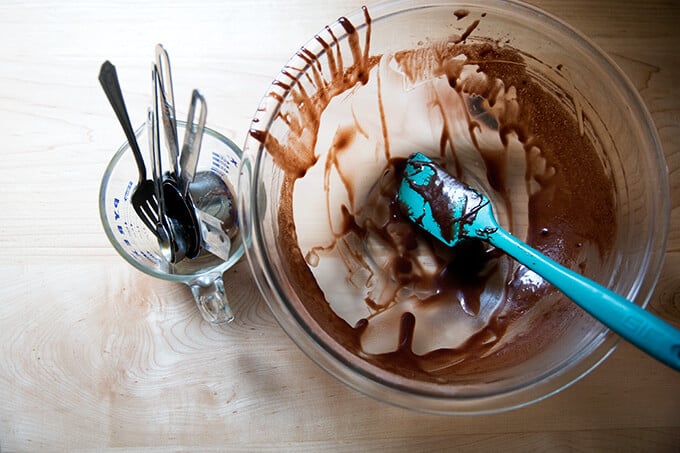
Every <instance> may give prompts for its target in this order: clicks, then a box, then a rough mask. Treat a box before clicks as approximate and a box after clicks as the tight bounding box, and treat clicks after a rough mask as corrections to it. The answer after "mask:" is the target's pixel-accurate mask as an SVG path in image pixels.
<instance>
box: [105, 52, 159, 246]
mask: <svg viewBox="0 0 680 453" xmlns="http://www.w3.org/2000/svg"><path fill="white" fill-rule="evenodd" d="M99 83H101V85H102V88H103V89H104V93H106V97H107V98H108V100H109V103H110V104H111V107H113V111H114V112H115V113H116V116H117V117H118V121H119V122H120V125H121V126H122V127H123V131H124V132H125V136H126V138H127V141H128V143H129V144H130V149H131V150H132V154H133V155H134V156H135V162H136V163H137V170H138V172H139V180H138V181H137V187H136V188H135V190H134V191H133V192H132V197H131V201H132V206H133V207H134V209H135V212H136V213H137V215H138V216H139V218H140V219H141V220H142V222H144V225H146V227H147V228H148V229H149V230H150V231H151V232H152V233H153V234H154V235H155V236H156V237H159V232H158V230H157V228H156V225H158V221H159V219H158V214H157V213H158V200H157V198H156V191H155V187H154V182H153V181H152V180H151V179H147V178H146V167H145V166H144V158H143V157H142V152H141V150H140V149H139V144H138V143H137V138H136V136H135V132H134V130H133V129H132V124H131V123H130V117H129V116H128V112H127V109H126V108H125V101H124V99H123V93H122V91H121V89H120V82H119V81H118V74H117V72H116V67H115V66H114V65H113V64H112V63H111V62H110V61H108V60H107V61H105V62H104V63H103V64H102V67H101V69H100V71H99ZM147 133H149V134H150V133H151V131H147Z"/></svg>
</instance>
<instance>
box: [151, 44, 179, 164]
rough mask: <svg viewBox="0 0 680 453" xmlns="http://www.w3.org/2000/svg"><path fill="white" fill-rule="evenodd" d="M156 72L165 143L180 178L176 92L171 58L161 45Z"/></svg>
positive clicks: (158, 47) (158, 51) (157, 51)
mask: <svg viewBox="0 0 680 453" xmlns="http://www.w3.org/2000/svg"><path fill="white" fill-rule="evenodd" d="M156 70H157V72H158V83H159V87H160V90H159V92H158V94H159V98H160V109H161V117H162V119H163V132H164V135H165V143H166V146H167V148H168V155H169V156H170V163H171V165H172V171H173V174H174V176H175V177H178V176H179V144H178V140H177V120H176V115H175V91H174V88H173V85H172V72H171V70H170V57H169V56H168V52H167V51H166V50H165V48H164V47H163V46H162V45H161V44H157V45H156Z"/></svg>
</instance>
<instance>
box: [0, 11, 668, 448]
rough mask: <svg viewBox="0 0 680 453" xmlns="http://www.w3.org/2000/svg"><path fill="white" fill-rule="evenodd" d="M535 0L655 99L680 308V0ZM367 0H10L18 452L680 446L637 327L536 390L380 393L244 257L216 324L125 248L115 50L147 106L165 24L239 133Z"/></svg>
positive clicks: (6, 217) (3, 355)
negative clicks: (416, 398) (426, 403)
mask: <svg viewBox="0 0 680 453" xmlns="http://www.w3.org/2000/svg"><path fill="white" fill-rule="evenodd" d="M532 3H534V4H536V5H538V6H541V7H543V8H544V9H546V10H547V11H549V12H551V13H553V14H555V15H556V16H558V17H560V18H562V19H564V20H565V21H567V22H568V23H569V24H571V25H573V26H574V27H576V28H577V29H579V30H580V31H582V32H583V33H585V34H586V35H588V36H589V37H590V38H592V39H593V40H594V41H595V42H596V43H597V44H598V45H599V46H601V47H602V48H603V49H604V50H605V51H606V52H607V53H608V54H609V55H610V56H611V57H612V58H613V59H614V60H615V61H616V62H617V63H618V64H619V65H620V66H621V68H622V69H623V70H624V72H625V73H626V74H627V75H628V76H629V77H630V79H631V80H632V82H633V84H634V85H635V87H636V88H637V89H638V90H639V92H640V94H641V95H642V97H643V99H644V101H645V103H646V105H647V107H648V108H649V110H650V112H651V114H652V116H653V118H654V121H655V124H656V127H657V129H658V132H659V136H660V138H661V141H662V145H663V148H664V152H665V155H666V159H667V164H668V171H669V175H670V184H671V193H672V199H671V204H672V212H671V230H670V237H669V242H668V247H667V256H666V262H665V267H664V270H663V273H662V275H661V278H660V280H659V284H658V286H657V289H656V291H655V294H654V296H653V298H652V301H651V303H650V309H651V310H652V311H653V312H655V313H657V314H659V315H660V316H662V317H664V318H665V319H667V320H669V321H670V322H672V323H674V324H675V325H676V326H677V325H680V88H679V87H680V25H679V24H680V4H679V3H678V2H672V1H671V2H668V1H666V2H662V1H651V2H628V1H591V0H578V1H575V0H545V1H534V2H532ZM361 4H362V2H361V1H355V0H338V1H328V2H324V1H319V0H288V1H286V2H276V1H273V0H250V1H243V0H233V1H219V0H213V1H210V0H201V1H196V2H190V1H140V2H131V1H126V0H112V1H108V2H101V3H99V2H83V1H75V0H65V1H61V2H55V3H54V4H50V3H49V2H40V1H34V0H21V1H19V0H4V1H3V2H1V3H0V131H1V132H2V137H3V144H2V149H1V150H0V158H1V159H2V162H1V163H0V175H1V177H0V288H1V289H0V451H1V452H3V453H4V452H9V451H38V450H47V451H72V450H93V449H94V450H103V449H117V448H118V449H121V450H122V451H130V450H133V449H144V450H147V451H148V450H154V449H155V450H158V451H169V450H181V451H184V450H192V449H195V450H198V451H212V450H217V451H222V450H254V451H262V450H265V451H266V450H292V451H301V450H306V451H322V450H323V451H344V450H350V451H366V450H371V449H376V450H399V451H402V450H403V451H431V450H456V451H458V450H461V451H506V450H511V451H533V450H548V451H590V450H593V451H617V452H619V451H676V452H677V451H678V450H680V374H678V373H676V372H674V371H672V370H670V369H669V368H666V367H665V366H663V365H661V364H659V363H657V362H655V361H654V360H652V359H650V358H648V357H646V356H645V355H644V354H643V353H641V352H639V351H638V350H637V349H635V348H633V347H632V346H629V345H628V344H621V345H620V346H619V347H618V349H617V350H616V351H615V352H614V353H613V354H612V356H611V357H609V358H608V359H607V360H606V361H605V363H604V364H602V365H601V366H600V367H599V368H597V369H596V370H595V371H594V372H592V373H591V374H589V375H588V376H586V377H585V378H584V379H582V380H580V381H579V382H577V383H576V384H574V385H573V386H572V387H570V388H568V389H566V390H565V391H563V392H561V393H559V394H558V395H556V396H553V397H551V398H548V399H546V400H544V401H542V402H539V403H537V404H534V405H531V406H529V407H526V408H523V409H519V410H514V411H511V412H507V413H503V414H498V415H489V416H476V417H441V416H433V415H423V414H418V413H413V412H410V411H407V410H403V409H398V408H394V407H391V406H388V405H385V404H383V403H379V402H376V401H374V400H372V399H370V398H368V397H365V396H363V395H361V394H359V393H357V392H355V391H353V390H351V389H349V388H347V387H345V386H344V385H342V384H340V383H338V382H336V381H335V380H334V379H333V378H331V377H329V376H328V375H327V374H326V373H325V372H324V371H322V370H321V369H320V368H318V367H317V366H316V365H314V364H313V363H312V362H311V361H310V360H309V359H308V358H307V357H306V356H305V355H304V353H302V352H301V351H300V350H299V349H298V348H297V347H296V346H295V345H294V344H293V342H292V341H291V340H290V339H289V338H288V337H287V336H286V334H285V333H284V332H283V330H282V329H281V328H280V327H279V326H278V324H277V323H276V322H275V321H274V319H273V317H272V315H271V314H270V312H269V310H268V308H267V307H266V305H265V303H264V302H263V300H262V298H261V296H260V294H259V292H258V291H257V289H256V287H255V284H254V282H253V280H252V278H251V277H250V273H249V270H248V266H247V264H246V262H245V258H244V259H243V260H242V261H241V262H240V263H239V264H237V265H236V266H235V267H234V268H233V269H231V270H229V271H228V272H227V274H226V276H225V282H226V285H227V289H228V291H229V294H230V298H231V301H232V304H233V306H234V309H235V312H236V317H237V320H236V321H235V322H234V323H233V325H231V326H230V327H229V328H228V329H226V330H224V331H220V330H216V329H214V328H212V327H211V326H209V325H207V324H206V323H204V322H203V321H202V320H201V318H200V316H199V314H198V311H197V309H196V307H195V305H194V302H193V299H192V296H191V293H190V291H189V289H188V288H186V287H184V286H182V285H179V284H173V283H169V282H164V281H159V280H155V279H153V278H151V277H148V276H146V275H144V274H142V273H140V272H138V271H136V270H135V269H133V268H132V267H131V266H129V265H128V264H127V263H126V262H124V261H123V260H122V259H121V258H120V257H119V256H118V255H117V254H116V252H115V251H114V249H113V248H112V246H111V245H110V243H109V242H108V240H107V238H106V236H105V235H104V232H103V230H102V227H101V225H100V221H99V217H98V208H97V197H98V190H99V183H100V180H101V176H102V174H103V171H104V168H105V167H106V165H107V163H108V161H109V159H110V158H111V156H112V155H113V151H114V150H115V149H116V148H117V147H118V146H119V145H120V144H121V143H122V142H123V140H124V136H123V134H122V132H121V130H120V127H119V126H118V124H117V123H116V120H115V118H114V116H113V114H112V111H111V108H110V106H109V105H108V103H107V101H106V98H105V96H104V94H103V93H102V90H101V88H100V86H99V83H98V81H97V74H98V71H99V66H100V65H101V63H102V62H103V61H104V60H106V59H110V60H111V61H113V62H114V63H115V64H116V66H117V67H118V72H119V76H120V79H121V83H122V85H123V88H124V93H125V96H126V100H127V102H128V107H129V110H130V111H131V112H132V113H131V114H132V117H133V118H132V121H133V123H135V124H139V123H141V122H142V121H143V119H144V115H143V112H144V111H145V108H146V105H147V103H148V96H149V94H148V93H149V88H148V87H149V81H148V68H149V62H150V59H151V57H152V55H153V54H152V52H153V46H154V45H155V44H156V43H157V42H162V43H163V44H164V45H165V46H166V47H167V48H168V49H169V51H170V55H171V57H172V59H173V76H174V79H175V93H176V96H177V99H178V104H180V105H184V104H185V103H184V102H180V101H181V100H183V99H186V101H187V102H186V104H188V98H189V93H190V90H191V89H192V88H194V87H200V88H202V90H203V92H204V94H205V95H206V98H207V99H208V100H209V103H210V114H209V116H208V125H209V126H211V127H213V128H215V129H217V130H219V131H220V132H222V133H224V134H225V135H227V136H228V137H229V138H231V139H232V140H234V141H235V142H236V143H238V144H242V143H243V142H244V140H245V136H246V132H247V130H248V126H249V123H250V119H251V117H252V115H253V113H254V111H255V109H256V108H257V105H258V103H259V101H260V99H261V97H262V95H263V94H264V93H265V91H266V89H267V87H268V85H269V83H270V82H271V80H272V78H273V76H274V75H275V74H276V73H277V72H278V71H279V69H280V68H281V67H282V66H283V64H285V63H286V61H287V60H288V58H289V57H290V56H291V55H292V54H293V53H294V52H295V51H296V50H297V49H298V48H299V47H300V46H301V45H302V44H304V42H305V41H306V40H307V39H309V38H310V37H311V36H313V35H314V34H315V33H316V32H318V31H319V30H320V29H321V28H322V27H323V26H324V25H326V24H327V23H330V22H332V21H333V20H335V19H336V18H338V17H339V16H341V15H343V14H347V13H350V12H352V11H355V10H356V9H357V8H358V7H359V6H360V5H361ZM178 114H179V116H180V117H183V116H184V115H185V114H186V110H182V109H181V108H180V109H179V111H178ZM272 345H274V346H273V347H272Z"/></svg>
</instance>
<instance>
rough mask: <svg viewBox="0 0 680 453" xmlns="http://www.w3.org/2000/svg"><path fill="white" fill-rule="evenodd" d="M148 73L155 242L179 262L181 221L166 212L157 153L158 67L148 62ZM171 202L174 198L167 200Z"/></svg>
mask: <svg viewBox="0 0 680 453" xmlns="http://www.w3.org/2000/svg"><path fill="white" fill-rule="evenodd" d="M151 77H152V94H153V100H152V106H151V108H150V109H149V112H148V118H147V127H148V130H149V148H150V150H151V162H152V167H151V168H152V173H153V181H154V186H155V187H154V190H155V192H156V198H157V199H158V224H157V231H158V233H159V234H158V245H159V248H160V251H161V255H162V256H163V257H164V258H165V260H166V261H167V262H169V263H170V264H175V263H178V262H180V261H181V260H183V259H184V257H185V256H186V248H187V247H186V246H187V244H186V239H185V233H184V229H183V225H182V224H181V223H180V222H179V221H178V220H177V218H176V217H174V216H170V215H168V208H167V204H166V193H168V191H169V192H170V193H172V190H168V189H166V186H167V185H166V183H165V181H164V175H163V166H162V159H161V153H160V130H159V121H158V101H159V96H158V90H159V86H158V69H157V67H156V65H155V64H152V66H151ZM170 201H171V202H172V201H174V200H172V199H171V200H170Z"/></svg>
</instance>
